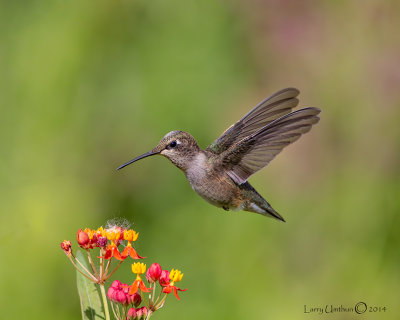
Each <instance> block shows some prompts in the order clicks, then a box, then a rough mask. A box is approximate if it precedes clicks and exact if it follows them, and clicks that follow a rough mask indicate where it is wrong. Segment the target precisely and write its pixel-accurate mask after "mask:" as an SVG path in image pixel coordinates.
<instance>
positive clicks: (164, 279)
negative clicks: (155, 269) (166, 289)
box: [159, 270, 169, 286]
mask: <svg viewBox="0 0 400 320" xmlns="http://www.w3.org/2000/svg"><path fill="white" fill-rule="evenodd" d="M159 282H160V285H162V286H166V285H167V284H169V271H168V270H163V271H162V272H161V276H160V279H159Z"/></svg>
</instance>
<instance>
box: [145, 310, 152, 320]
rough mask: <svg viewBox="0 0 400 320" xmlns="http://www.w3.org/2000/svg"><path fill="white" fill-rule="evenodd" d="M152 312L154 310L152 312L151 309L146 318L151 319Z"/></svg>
mask: <svg viewBox="0 0 400 320" xmlns="http://www.w3.org/2000/svg"><path fill="white" fill-rule="evenodd" d="M152 314H153V312H151V310H149V312H148V313H147V317H146V320H149V319H150V317H151V315H152Z"/></svg>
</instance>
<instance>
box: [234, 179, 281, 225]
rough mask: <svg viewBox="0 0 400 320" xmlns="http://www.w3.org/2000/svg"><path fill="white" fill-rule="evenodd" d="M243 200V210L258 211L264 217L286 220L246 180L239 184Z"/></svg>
mask: <svg viewBox="0 0 400 320" xmlns="http://www.w3.org/2000/svg"><path fill="white" fill-rule="evenodd" d="M241 188H242V190H243V195H244V196H245V197H244V198H245V199H246V200H245V201H244V203H243V204H244V206H243V210H245V211H249V212H255V213H259V214H261V215H263V216H266V217H271V218H275V219H277V220H280V221H283V222H286V221H285V219H283V217H282V216H281V215H280V214H279V213H278V212H277V211H276V210H275V209H274V208H272V206H271V205H270V204H269V203H268V201H267V200H265V199H264V198H263V197H262V196H261V195H260V194H259V193H258V192H257V191H256V190H255V189H254V188H253V187H252V186H251V185H250V183H248V182H245V183H244V184H242V185H241Z"/></svg>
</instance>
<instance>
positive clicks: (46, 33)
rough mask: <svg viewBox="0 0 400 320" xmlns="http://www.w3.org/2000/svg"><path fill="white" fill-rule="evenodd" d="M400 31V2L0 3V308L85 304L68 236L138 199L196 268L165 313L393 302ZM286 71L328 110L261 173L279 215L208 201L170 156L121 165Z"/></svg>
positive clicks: (161, 249)
mask: <svg viewBox="0 0 400 320" xmlns="http://www.w3.org/2000/svg"><path fill="white" fill-rule="evenodd" d="M399 29H400V5H399V2H398V1H380V0H371V1H364V2H359V1H295V0H291V1H289V0H287V1H278V0H271V1H258V0H250V1H244V0H234V1H210V0H203V1H193V0H187V1H178V0H172V1H161V0H153V1H148V0H146V1H144V0H96V1H82V0H79V1H78V0H72V1H60V0H59V1H46V2H45V1H1V4H0V40H1V43H0V68H1V77H0V105H1V117H0V141H1V145H0V146H1V150H2V154H3V156H2V157H1V160H0V177H1V185H0V188H1V189H0V191H1V192H0V210H1V216H0V230H1V245H0V250H1V259H0V271H1V272H0V275H1V288H2V290H1V293H0V306H1V310H2V317H4V319H23V318H29V319H55V318H56V319H60V320H61V319H78V318H79V317H80V309H79V299H78V295H77V291H76V288H75V273H74V269H73V267H72V266H71V265H70V263H69V262H68V261H67V259H66V257H65V255H64V253H63V252H62V251H61V250H60V247H59V244H60V242H61V241H62V240H64V239H71V240H75V236H76V231H77V229H79V228H85V227H92V228H96V227H98V226H100V225H104V224H105V223H106V221H107V220H108V219H110V218H114V217H126V218H127V219H128V220H130V221H131V222H133V223H134V228H135V230H137V231H139V232H140V237H139V240H138V241H137V242H136V247H137V249H138V251H139V253H140V254H142V255H144V256H147V257H148V258H147V259H146V261H145V262H147V263H148V264H150V263H151V262H153V261H158V262H159V263H160V264H161V265H162V266H163V267H164V268H168V269H170V268H172V267H176V268H179V269H181V270H183V272H184V273H185V276H184V279H183V281H182V283H181V286H182V287H184V288H189V290H188V291H187V292H185V293H182V294H181V296H182V301H181V302H179V301H177V300H176V299H174V298H173V297H170V298H169V299H168V301H167V304H166V306H165V308H164V309H163V311H162V312H159V313H158V314H156V315H155V316H154V319H160V320H161V319H317V318H318V319H320V318H322V317H325V316H320V315H317V314H305V313H304V305H307V307H318V306H325V305H327V304H328V305H330V304H334V305H343V306H346V307H348V306H354V305H355V304H356V303H357V302H358V301H365V302H366V303H367V304H368V305H369V306H378V307H379V306H386V307H387V310H386V312H385V313H369V312H367V313H366V314H364V315H363V316H358V315H356V314H354V313H337V314H334V315H331V316H330V318H332V319H354V318H357V319H359V318H360V319H361V317H362V318H363V319H399V318H400V307H399V305H398V301H399V292H400V272H399V265H400V252H399V247H400V234H399V230H400V219H399V215H398V213H399V212H400V197H399V195H400V179H399V178H400V174H399V173H400V166H399V163H400V149H399V141H400V130H399V124H398V121H399V120H398V119H399V116H400V108H399V107H400V95H399V84H400V59H399V57H400V39H399V38H398V30H399ZM288 86H295V87H297V88H299V89H300V90H301V95H300V99H301V102H300V105H301V106H316V107H320V108H321V109H322V110H323V112H322V115H321V121H320V123H319V124H318V125H317V126H315V127H314V128H313V129H312V130H311V132H310V133H309V134H307V135H305V136H304V137H302V138H301V139H300V140H299V141H298V142H297V143H295V144H294V145H293V146H290V147H288V148H287V149H286V150H285V151H284V152H283V153H282V154H281V155H279V156H278V157H277V158H276V160H274V161H273V162H272V163H271V164H270V165H269V166H268V168H266V169H264V170H262V171H261V172H260V173H258V174H257V175H255V176H254V177H252V178H251V179H250V182H251V183H252V184H253V185H254V186H255V187H256V189H257V190H258V191H259V192H260V193H261V194H262V195H263V196H265V198H266V199H268V200H269V201H270V202H271V204H272V205H273V207H274V208H275V209H276V210H277V211H278V212H280V213H281V214H282V215H283V216H284V218H285V219H286V220H287V223H286V224H284V223H279V222H277V221H274V220H271V219H266V218H264V217H262V216H259V215H256V214H252V213H246V212H240V213H235V212H233V213H232V212H229V213H227V212H224V211H223V210H221V209H218V208H215V207H213V206H211V205H209V204H207V203H206V202H205V201H203V200H202V199H201V198H200V197H199V196H197V195H196V194H195V193H194V192H193V191H192V190H191V188H190V186H189V184H188V182H187V181H186V179H185V177H184V175H183V174H182V173H181V172H180V171H179V170H178V169H176V168H175V167H173V166H172V165H171V164H170V163H169V162H168V161H167V160H166V159H163V158H161V157H152V158H149V159H146V160H143V161H140V162H138V163H136V164H135V165H132V166H130V167H128V168H126V169H124V170H122V171H120V172H117V171H115V168H116V167H117V166H119V165H120V164H122V163H124V162H126V161H128V160H130V159H132V158H133V157H134V156H137V155H139V154H142V153H144V152H146V151H148V150H150V149H151V148H152V147H154V146H155V145H156V144H157V142H158V141H159V140H160V139H161V138H162V136H163V135H164V134H165V133H167V132H169V131H171V130H177V129H179V130H184V131H188V132H190V133H191V134H192V135H193V136H194V137H195V138H196V139H197V140H198V142H199V144H200V145H201V146H202V147H205V146H207V145H208V144H209V143H210V142H212V141H213V140H214V139H215V138H216V137H217V136H218V135H219V134H220V133H221V132H222V131H224V130H225V129H226V128H227V127H228V126H229V125H230V124H231V123H233V122H235V121H236V120H238V119H239V118H240V117H241V116H242V115H243V114H245V113H246V112H247V111H248V110H250V108H251V107H253V106H254V105H256V104H257V103H258V102H259V101H260V100H262V99H263V98H264V97H266V96H268V95H270V94H272V93H273V92H275V91H276V90H279V89H281V88H284V87H288ZM118 278H119V279H121V280H122V281H125V282H131V281H133V275H132V274H131V273H130V266H129V263H128V262H126V263H124V264H123V265H122V267H121V269H120V271H119V273H118Z"/></svg>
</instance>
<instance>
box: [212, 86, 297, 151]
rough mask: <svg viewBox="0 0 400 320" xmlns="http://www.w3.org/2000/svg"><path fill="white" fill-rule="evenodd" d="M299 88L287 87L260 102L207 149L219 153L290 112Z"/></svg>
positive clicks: (294, 104)
mask: <svg viewBox="0 0 400 320" xmlns="http://www.w3.org/2000/svg"><path fill="white" fill-rule="evenodd" d="M299 93H300V92H299V90H297V89H295V88H287V89H283V90H280V91H278V92H276V93H274V94H273V95H271V96H269V97H268V98H266V99H264V100H263V101H262V102H260V103H259V104H258V105H257V106H256V107H254V108H253V109H252V110H251V111H250V112H248V113H247V114H246V115H245V116H244V117H243V118H242V119H240V120H239V121H238V122H236V123H235V124H233V125H232V126H230V127H229V128H228V129H227V130H226V131H225V132H224V133H223V134H222V135H221V136H220V137H219V138H217V139H216V140H215V141H214V142H213V143H212V144H210V145H209V146H208V147H207V150H208V151H211V152H213V153H215V154H221V153H222V152H224V151H226V150H228V149H229V148H230V147H231V146H232V145H233V144H235V143H237V142H239V141H241V140H243V139H244V138H246V137H248V136H250V135H252V134H254V133H255V132H257V131H258V130H260V129H261V128H263V127H265V126H266V125H268V124H269V123H271V122H273V121H275V120H276V119H278V118H280V117H282V116H284V115H285V114H288V113H290V112H291V110H292V108H294V107H296V106H297V104H298V103H299V101H298V99H296V97H297V96H298V94H299Z"/></svg>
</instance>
